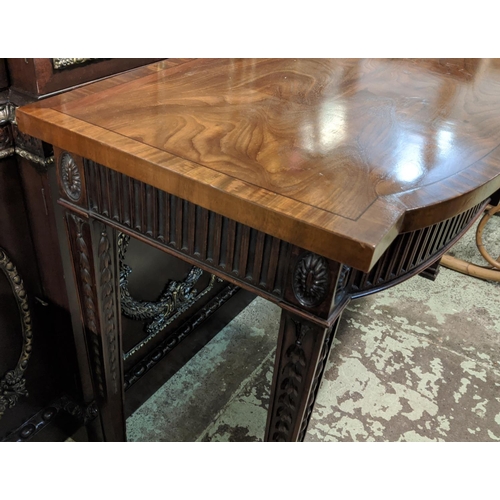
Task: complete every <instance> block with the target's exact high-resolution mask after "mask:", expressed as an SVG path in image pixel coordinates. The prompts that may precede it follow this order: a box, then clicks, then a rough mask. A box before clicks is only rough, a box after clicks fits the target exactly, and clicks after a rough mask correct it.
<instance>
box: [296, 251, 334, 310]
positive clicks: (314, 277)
mask: <svg viewBox="0 0 500 500" xmlns="http://www.w3.org/2000/svg"><path fill="white" fill-rule="evenodd" d="M328 284H329V269H328V263H327V261H326V259H324V258H323V257H321V256H320V255H316V254H314V253H311V252H308V253H306V254H305V255H304V256H303V257H302V258H301V259H300V260H299V261H298V262H297V265H296V266H295V271H294V273H293V285H292V287H293V293H294V294H295V297H296V299H297V300H298V301H299V302H300V303H301V304H302V305H303V306H306V307H314V306H317V305H319V304H321V302H323V300H324V299H325V297H326V294H327V292H328Z"/></svg>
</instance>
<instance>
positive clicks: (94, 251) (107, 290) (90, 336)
mask: <svg viewBox="0 0 500 500" xmlns="http://www.w3.org/2000/svg"><path fill="white" fill-rule="evenodd" d="M65 216H66V229H67V232H68V237H69V241H70V248H71V257H72V265H73V272H74V277H75V280H76V283H77V290H78V301H79V305H80V311H81V317H82V323H83V325H84V330H85V342H86V348H87V355H88V359H89V361H90V369H91V373H92V381H93V385H94V393H95V398H96V402H97V406H98V411H99V418H100V421H101V427H102V433H103V438H104V440H105V441H126V428H125V417H124V411H123V405H124V389H123V369H122V356H121V352H122V341H121V325H120V297H119V286H118V276H119V273H118V268H117V265H118V262H117V261H118V259H117V251H116V234H115V233H116V231H115V230H114V229H112V228H110V227H108V226H107V225H106V224H103V223H101V222H99V221H95V220H89V219H88V218H86V217H85V216H80V215H78V214H75V213H71V212H69V211H67V212H66V214H65Z"/></svg>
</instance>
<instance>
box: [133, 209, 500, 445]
mask: <svg viewBox="0 0 500 500" xmlns="http://www.w3.org/2000/svg"><path fill="white" fill-rule="evenodd" d="M485 233H486V234H485V245H486V248H488V249H490V253H492V254H494V252H495V250H496V251H497V253H500V250H498V248H499V245H495V241H499V240H500V218H499V217H495V218H493V220H492V221H490V222H489V223H488V227H487V229H486V231H485ZM451 253H452V254H453V255H455V256H457V257H461V258H466V259H468V260H470V261H473V262H474V263H477V264H481V265H482V264H483V262H482V260H481V257H480V256H479V254H478V252H477V250H475V245H474V230H471V231H469V233H468V234H467V235H466V236H465V237H464V238H463V239H462V240H461V241H460V242H459V243H458V244H457V245H455V247H454V248H453V249H452V252H451ZM499 286H500V284H498V283H493V282H485V281H481V280H479V279H476V278H472V277H469V276H465V275H462V274H459V273H456V272H454V271H451V270H448V269H445V268H441V272H440V274H439V276H438V278H437V280H436V281H435V282H431V281H428V280H425V279H423V278H420V277H415V278H412V279H410V280H408V281H406V282H405V283H403V284H401V285H399V286H397V287H395V288H391V289H389V290H387V291H384V292H381V293H379V294H376V295H372V296H370V297H366V298H363V299H359V300H358V301H355V302H352V303H351V304H350V305H349V307H348V308H347V310H346V311H345V312H344V315H343V319H342V322H341V324H340V327H339V331H338V334H337V338H336V339H335V343H334V346H333V349H332V351H331V353H330V357H329V361H328V364H327V366H326V370H325V376H324V379H323V382H322V384H321V387H320V391H319V394H318V398H317V400H316V405H315V408H314V412H313V415H312V418H311V423H310V425H309V429H308V432H307V435H306V441H500V309H499V308H498V297H499ZM279 314H280V311H279V308H278V307H277V306H274V305H272V304H270V303H268V302H266V301H264V300H263V299H260V298H258V299H256V300H255V301H254V302H252V304H251V305H250V306H249V307H247V309H246V310H245V311H243V313H241V314H240V315H239V316H238V317H237V318H235V319H234V320H233V321H232V322H231V323H230V324H229V325H228V326H227V327H226V328H225V329H224V330H223V331H222V332H221V333H220V334H219V335H218V336H217V337H216V338H215V339H213V340H212V341H211V342H210V343H209V344H208V345H207V346H206V347H205V348H204V349H203V350H201V351H200V352H199V353H198V354H197V355H196V356H195V357H194V358H193V359H192V360H191V361H190V362H189V363H188V364H187V365H185V366H184V367H183V368H182V369H181V370H180V371H179V372H178V373H177V374H176V375H175V376H174V377H172V378H171V379H170V380H169V381H168V382H167V383H166V384H165V385H164V386H163V387H162V388H161V389H160V390H159V391H157V392H156V393H155V394H154V395H153V396H152V397H151V398H150V399H149V400H148V401H147V402H146V403H145V404H144V405H143V406H142V407H141V408H139V410H137V411H136V412H135V413H134V414H133V415H132V416H131V417H129V418H128V419H127V433H128V439H129V441H260V440H261V439H262V436H263V433H264V428H265V424H266V409H267V406H268V403H269V390H270V384H271V377H272V365H273V360H274V347H275V344H276V339H277V332H278V324H279Z"/></svg>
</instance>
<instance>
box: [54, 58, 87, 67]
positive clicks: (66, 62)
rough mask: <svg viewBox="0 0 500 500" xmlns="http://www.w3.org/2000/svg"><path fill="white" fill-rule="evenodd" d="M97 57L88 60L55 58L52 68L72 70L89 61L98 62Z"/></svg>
mask: <svg viewBox="0 0 500 500" xmlns="http://www.w3.org/2000/svg"><path fill="white" fill-rule="evenodd" d="M96 60H97V58H96V57H87V58H75V57H73V58H68V57H67V58H54V59H52V67H53V68H54V69H64V68H71V67H72V66H79V65H80V64H84V63H86V62H89V61H96Z"/></svg>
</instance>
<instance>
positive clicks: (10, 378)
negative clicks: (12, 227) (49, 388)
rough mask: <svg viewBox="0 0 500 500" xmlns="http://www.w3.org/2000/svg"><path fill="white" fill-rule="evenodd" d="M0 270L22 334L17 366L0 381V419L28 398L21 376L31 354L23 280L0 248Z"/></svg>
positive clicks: (24, 382)
mask: <svg viewBox="0 0 500 500" xmlns="http://www.w3.org/2000/svg"><path fill="white" fill-rule="evenodd" d="M0 269H1V270H2V271H3V272H4V274H5V276H6V277H7V280H8V281H9V283H10V285H11V287H12V293H13V294H14V296H15V298H16V302H17V306H18V308H19V314H20V316H21V324H22V333H23V347H22V351H21V355H20V356H19V361H18V362H17V366H16V367H15V368H14V369H13V370H9V371H8V372H7V373H6V374H5V375H4V376H3V378H2V379H1V380H0V418H2V416H3V414H4V413H5V410H7V408H12V407H13V406H14V405H15V404H16V403H17V402H18V400H19V398H20V397H21V396H28V391H27V390H26V380H25V379H24V378H23V376H24V372H25V371H26V368H27V367H28V360H29V357H30V354H31V342H32V338H33V330H32V326H31V314H30V308H29V304H28V298H27V294H26V290H25V289H24V285H23V280H22V279H21V277H20V276H19V273H18V271H17V269H16V267H15V266H14V264H13V263H12V261H11V260H10V259H9V257H8V256H7V254H6V253H5V251H4V250H3V249H2V248H0Z"/></svg>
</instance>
